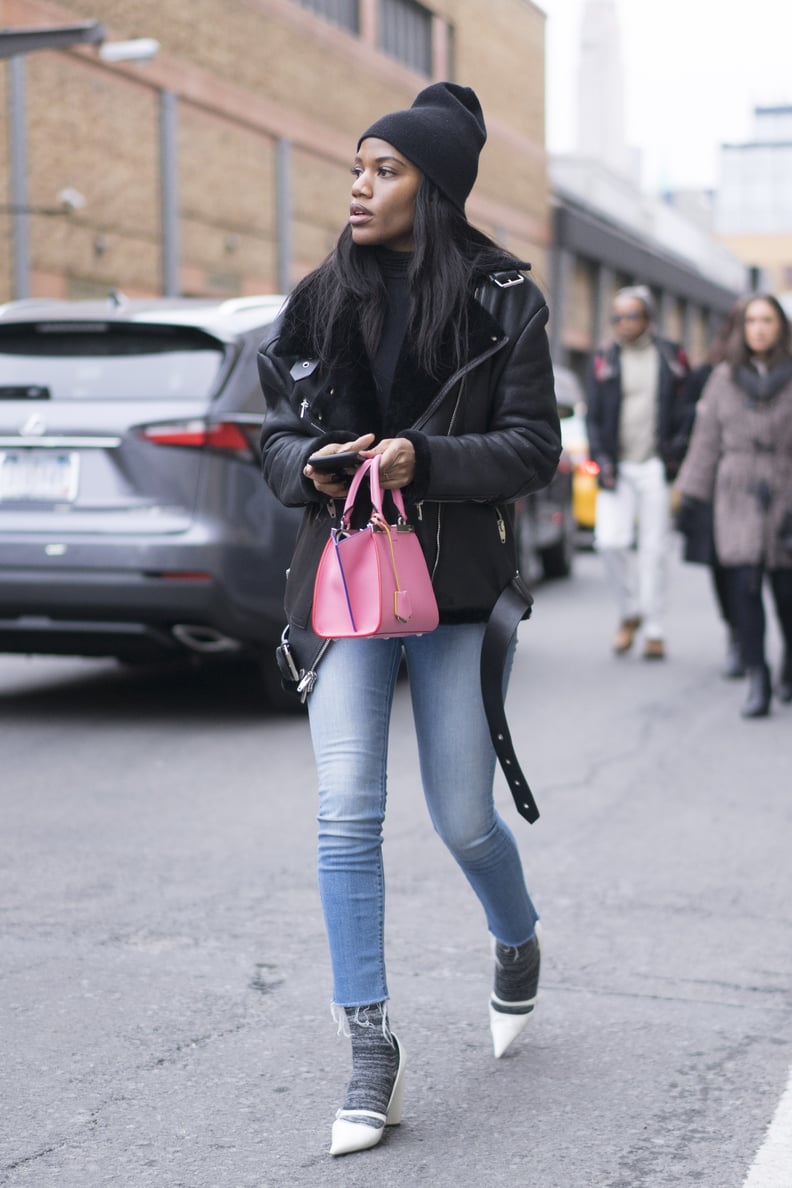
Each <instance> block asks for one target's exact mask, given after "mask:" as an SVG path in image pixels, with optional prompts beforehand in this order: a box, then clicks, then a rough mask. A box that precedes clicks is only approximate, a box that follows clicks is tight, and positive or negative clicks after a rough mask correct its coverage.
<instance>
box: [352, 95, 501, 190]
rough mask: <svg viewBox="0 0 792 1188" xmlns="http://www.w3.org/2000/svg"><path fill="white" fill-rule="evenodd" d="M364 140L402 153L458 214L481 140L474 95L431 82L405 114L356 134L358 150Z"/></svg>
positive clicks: (482, 128) (471, 180)
mask: <svg viewBox="0 0 792 1188" xmlns="http://www.w3.org/2000/svg"><path fill="white" fill-rule="evenodd" d="M369 136H376V137H377V138H378V139H379V140H387V142H388V144H392V145H393V147H394V148H395V149H398V150H399V152H400V153H404V156H405V157H407V159H408V160H409V161H412V163H413V165H417V166H418V168H419V169H420V170H421V172H422V173H424V174H426V176H427V177H428V178H429V180H430V181H433V182H434V184H435V185H436V186H437V188H438V189H439V190H441V191H442V192H443V194H445V196H446V198H448V199H450V201H451V202H453V204H454V206H456V207H457V209H458V210H460V211H462V213H463V214H464V212H465V199H466V198H467V196H468V194H469V193H470V191H471V190H472V189H473V183H474V182H475V180H476V174H477V173H478V159H479V153H480V152H481V150H482V148H483V147H484V142H485V140H486V139H487V129H486V127H485V124H484V114H483V112H482V110H481V104H480V103H479V101H478V96H477V95H476V92H475V91H473V90H471V88H470V87H460V86H457V84H456V83H450V82H439V83H432V85H431V86H430V87H426V88H425V89H424V90H423V91H421V93H420V94H419V95H418V96H417V97H416V99H415V101H414V103H413V105H412V107H410V108H408V109H407V110H406V111H393V112H391V113H390V115H384V116H382V117H381V118H380V119H378V120H376V121H375V122H374V123H373V124H372V125H371V127H370V128H368V129H367V130H366V131H365V132H364V133H363V135H362V136H361V138H360V140H359V141H358V148H360V146H361V144H362V143H363V141H364V140H365V139H366V138H367V137H369Z"/></svg>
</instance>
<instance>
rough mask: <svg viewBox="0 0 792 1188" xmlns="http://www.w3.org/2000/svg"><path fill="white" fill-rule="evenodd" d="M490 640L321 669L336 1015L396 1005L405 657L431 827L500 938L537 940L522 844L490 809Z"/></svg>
mask: <svg viewBox="0 0 792 1188" xmlns="http://www.w3.org/2000/svg"><path fill="white" fill-rule="evenodd" d="M483 634H484V624H483V623H465V624H459V625H456V624H455V625H443V626H440V627H438V628H437V629H436V630H435V631H433V632H431V633H430V634H428V635H421V636H408V637H406V638H405V639H403V640H399V639H354V640H338V641H336V642H335V643H333V644H332V646H331V647H330V648H329V650H328V652H327V654H326V656H325V657H324V659H323V661H322V663H321V665H320V668H319V677H318V680H317V682H316V687H315V689H314V691H313V693H311V695H310V697H309V699H308V710H309V718H310V726H311V737H312V740H313V746H314V753H315V755H316V764H317V771H318V779H319V815H318V820H319V847H318V857H319V891H320V895H321V901H322V910H323V912H324V918H325V926H326V929H327V935H328V941H329V946H330V959H331V964H332V969H333V1001H334V1003H335V1004H336V1005H338V1006H363V1005H365V1004H368V1003H375V1002H383V1001H385V1000H386V999H387V998H388V987H387V979H386V973H385V954H384V914H385V880H384V874H383V863H382V826H383V821H384V818H385V802H386V797H387V763H388V733H389V726H390V716H391V709H392V705H393V696H394V690H395V687H396V677H397V673H398V670H399V665H400V662H401V657H402V649H404V654H405V657H406V661H407V671H408V675H409V681H410V693H411V698H412V708H413V717H414V721H415V729H416V735H417V740H418V754H419V759H420V768H421V780H422V783H423V788H424V795H425V797H426V803H427V805H428V808H429V814H430V817H431V820H432V824H433V825H434V828H435V830H436V831H437V833H438V834H439V836H440V837H441V838H442V840H443V842H444V843H445V845H446V846H447V847H448V849H449V850H450V852H451V854H452V855H453V857H454V858H455V859H456V861H457V862H458V864H459V866H460V867H461V869H462V871H463V872H464V874H465V876H466V877H467V880H468V882H469V883H470V885H471V887H472V888H473V891H474V892H475V894H476V896H477V897H478V899H479V902H480V903H481V906H482V907H483V909H484V914H485V916H486V920H487V924H488V927H489V930H490V932H491V933H492V934H493V936H494V937H495V938H496V939H497V940H499V941H502V942H503V943H504V944H507V945H519V944H522V943H523V942H524V941H526V940H528V939H529V938H530V937H531V936H532V935H533V932H534V928H535V925H536V921H537V913H536V910H535V909H534V906H533V903H532V902H531V899H530V897H529V895H528V891H527V889H526V886H525V880H524V878H523V871H522V864H521V861H520V856H519V853H518V850H517V845H516V843H515V840H514V836H513V834H512V833H511V831H510V829H509V828H508V826H507V825H506V824H505V822H504V821H503V820H502V818H501V817H500V816H499V814H498V813H497V812H496V811H495V806H494V803H493V779H494V773H495V761H496V760H495V752H494V749H493V747H492V742H491V740H490V736H489V728H488V726H487V721H486V717H485V714H484V707H483V704H482V699H481V686H480V679H479V660H480V655H481V641H482V638H483ZM513 652H514V644H513V645H512V656H513Z"/></svg>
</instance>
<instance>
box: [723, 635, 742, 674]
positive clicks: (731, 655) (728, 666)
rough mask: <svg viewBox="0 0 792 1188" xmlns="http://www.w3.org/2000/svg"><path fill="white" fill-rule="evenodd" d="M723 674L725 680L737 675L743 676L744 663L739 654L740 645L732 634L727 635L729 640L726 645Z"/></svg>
mask: <svg viewBox="0 0 792 1188" xmlns="http://www.w3.org/2000/svg"><path fill="white" fill-rule="evenodd" d="M723 675H724V676H725V677H726V678H727V680H735V679H737V678H738V677H744V676H745V665H744V664H743V662H742V656H741V655H740V645H739V644H738V643H737V640H736V639H735V638H734V636H733V635H730V636H729V642H728V645H727V647H726V663H725V664H724V666H723Z"/></svg>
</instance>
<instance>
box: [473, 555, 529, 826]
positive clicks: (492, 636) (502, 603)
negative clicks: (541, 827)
mask: <svg viewBox="0 0 792 1188" xmlns="http://www.w3.org/2000/svg"><path fill="white" fill-rule="evenodd" d="M532 605H533V598H532V597H531V594H530V592H529V590H528V588H527V587H526V586H525V584H524V583H523V581H522V579H521V578H519V577H515V578H513V579H512V581H511V582H510V583H509V585H508V586H506V588H505V589H504V590H503V592H502V593H501V595H500V597H499V598H498V601H497V602H496V603H495V606H494V607H493V608H492V614H491V615H490V617H489V621H488V623H487V628H486V630H485V632H484V639H483V641H482V645H481V695H482V698H483V700H484V711H485V713H486V715H487V722H488V724H489V728H490V736H491V738H492V745H493V746H494V748H495V754H496V755H497V756H498V762H499V763H500V765H501V769H502V771H503V774H504V775H505V777H506V782H507V783H508V785H509V789H510V791H511V794H512V797H513V798H514V804H515V807H516V809H517V812H518V813H519V814H520V816H521V817H525V820H526V821H528V823H529V824H531V825H532V824H533V823H534V821H536V820H538V818H539V809H538V807H537V804H536V801H535V800H534V797H533V792H532V791H531V789H530V787H529V786H528V781H527V780H526V778H525V776H524V775H523V771H522V768H521V767H520V762H519V760H518V758H517V754H516V752H515V750H514V744H513V742H512V739H511V734H510V732H509V726H508V723H507V721H506V707H505V705H504V704H503V673H504V671H505V668H506V657H507V655H508V651H509V645H510V643H511V640H512V636H513V635H514V632H515V631H516V630H517V624H518V623H519V622H520V620H521V619H527V618H528V616H529V615H530V613H531V606H532Z"/></svg>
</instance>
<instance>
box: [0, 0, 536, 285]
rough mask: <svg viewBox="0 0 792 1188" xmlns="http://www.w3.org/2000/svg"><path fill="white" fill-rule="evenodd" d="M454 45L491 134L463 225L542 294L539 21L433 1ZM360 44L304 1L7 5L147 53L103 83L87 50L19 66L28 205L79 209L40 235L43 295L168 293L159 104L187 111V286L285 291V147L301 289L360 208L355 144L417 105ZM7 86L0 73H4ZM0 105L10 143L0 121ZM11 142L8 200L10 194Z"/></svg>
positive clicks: (43, 55)
mask: <svg viewBox="0 0 792 1188" xmlns="http://www.w3.org/2000/svg"><path fill="white" fill-rule="evenodd" d="M432 7H433V11H434V12H435V13H436V26H437V28H438V29H440V30H441V32H442V33H443V36H442V37H437V38H436V39H435V40H436V44H437V45H438V46H440V47H441V48H442V46H443V45H444V44H445V40H447V39H445V30H446V28H447V25H451V26H453V30H454V33H453V44H454V47H455V60H456V64H457V69H456V78H457V79H458V81H461V82H465V83H468V84H470V85H472V86H474V87H475V88H476V90H477V91H478V92H479V95H480V97H481V100H482V105H483V107H484V111H485V115H486V117H487V122H488V126H489V133H490V135H489V141H488V144H487V147H486V149H485V151H484V154H483V157H482V162H481V171H480V178H479V183H478V185H477V187H476V190H475V191H474V195H473V197H472V198H471V201H470V203H469V206H468V214H469V217H470V218H471V220H472V221H474V222H476V223H477V224H478V225H479V226H481V227H482V228H483V229H484V230H486V231H488V232H490V233H492V234H495V235H496V237H497V238H499V239H500V240H501V241H502V242H503V243H505V244H506V245H507V246H509V247H510V248H511V249H512V250H513V251H515V252H517V253H518V254H521V255H523V256H525V257H526V258H527V259H530V260H532V261H533V262H534V266H535V272H536V275H537V279H538V280H539V282H540V283H542V282H543V280H545V271H546V259H545V252H546V248H547V245H548V242H549V228H548V183H547V170H546V160H545V152H544V16H543V14H542V13H541V11H540V10H539V9H538V8H537V7H535V6H534V5H533V4H531V3H526V2H525V0H488V3H487V4H486V5H482V4H480V3H479V2H478V0H437V2H436V3H435V4H434V5H432ZM375 10H376V5H373V4H371V3H370V2H369V0H366V21H365V22H364V26H365V27H364V36H363V37H354V36H352V35H349V34H347V33H346V32H344V31H343V30H341V29H339V28H337V27H336V26H334V25H332V24H331V23H329V22H328V21H326V20H323V19H322V18H321V17H319V16H317V15H316V14H315V13H313V12H311V11H309V10H306V9H304V8H302V7H301V6H300V5H299V4H297V3H296V2H294V0H244V2H242V0H190V2H189V3H187V2H186V0H180V2H179V3H163V2H162V0H69V3H67V4H50V3H48V2H45V0H0V16H2V18H3V23H4V24H6V25H10V26H13V25H16V26H24V25H29V26H33V25H48V24H50V25H52V24H66V23H70V22H74V21H79V20H88V19H98V20H101V21H103V22H104V23H105V25H106V27H107V30H108V34H109V35H110V37H111V39H127V38H131V37H139V36H145V37H154V38H156V39H157V40H158V41H159V42H160V44H161V52H160V54H159V55H158V57H157V58H156V59H155V60H154V61H152V62H150V63H148V64H145V65H132V64H126V65H123V66H121V65H116V66H113V67H110V66H107V65H104V64H102V63H100V62H99V61H98V60H97V55H96V51H95V50H94V49H90V48H86V49H79V50H70V51H61V52H53V51H46V52H39V53H35V54H30V55H28V56H27V58H26V59H25V71H26V94H27V111H28V120H27V144H28V157H29V177H28V190H29V193H28V200H29V202H30V203H31V204H44V205H46V204H52V203H53V202H54V201H55V200H56V195H57V193H58V191H59V190H61V189H63V188H64V187H65V186H72V187H74V188H75V189H77V190H79V191H80V192H81V193H82V194H84V195H85V198H86V205H85V207H84V208H83V209H82V210H81V211H78V212H76V213H75V214H73V215H70V216H64V217H52V218H45V217H35V216H33V217H32V218H31V220H30V225H31V252H30V255H31V259H30V265H31V290H32V292H33V294H34V295H36V294H42V295H43V294H45V293H46V294H58V293H61V294H63V295H72V294H78V293H79V294H82V293H90V292H101V291H103V290H104V289H106V288H108V287H110V286H115V287H119V288H121V289H123V290H124V291H126V292H128V293H130V294H137V293H156V292H158V291H160V288H161V284H162V280H161V277H162V260H161V243H160V167H159V96H160V93H161V92H162V91H163V90H165V91H169V92H171V93H173V94H175V95H176V96H177V98H178V116H177V126H178V136H177V141H178V172H177V179H178V190H179V227H178V231H179V247H180V263H181V275H180V284H181V287H182V289H183V291H185V292H190V293H209V294H224V295H225V294H232V293H251V292H260V291H274V290H275V289H276V288H277V287H278V263H277V262H278V227H277V219H276V209H275V194H276V147H277V141H278V138H279V137H285V138H287V139H288V141H289V142H290V144H291V189H290V203H289V205H290V211H289V219H290V242H291V249H292V257H291V263H290V279H291V282H292V283H293V282H294V281H296V280H297V279H298V278H299V276H301V275H302V274H303V273H304V272H305V271H307V270H308V269H309V268H311V267H313V266H315V265H316V264H317V263H319V261H320V260H321V259H323V258H324V256H325V255H326V254H327V252H328V251H329V250H330V249H331V247H332V246H333V244H334V242H335V239H336V238H337V235H338V233H339V231H340V229H341V228H342V226H343V224H344V221H345V218H346V210H347V204H348V199H349V186H350V177H349V165H350V163H351V157H352V153H353V150H354V144H355V141H356V138H357V135H358V134H359V133H360V131H362V129H363V128H364V127H365V126H366V125H367V124H368V123H370V122H371V121H372V120H373V119H375V118H376V117H377V116H378V115H380V114H382V113H383V112H385V111H389V110H394V109H395V108H398V107H405V106H409V104H410V103H411V102H412V99H413V98H414V96H415V94H416V93H417V92H418V91H419V90H420V89H421V87H422V86H424V85H426V83H427V82H428V81H429V80H428V79H426V78H423V77H422V76H421V75H419V74H417V73H415V72H413V71H411V70H409V69H408V68H407V67H406V66H404V65H402V64H400V63H399V62H396V61H394V60H392V59H390V58H388V57H387V56H386V55H384V54H382V53H381V52H380V51H379V50H378V49H377V48H376V45H375V44H374V42H373V36H374V22H373V21H372V14H373V13H374V12H375ZM0 69H2V67H0ZM5 107H6V95H5V88H3V94H2V97H1V98H0V131H2V130H3V122H4V119H5ZM4 145H5V140H4V141H3V144H2V146H0V155H2V157H3V159H2V160H1V161H0V186H2V188H3V191H4V192H7V184H8V183H7V169H8V165H7V160H6V159H5V148H4ZM9 228H10V221H9V219H8V218H7V217H5V218H4V219H3V221H2V226H0V269H1V275H0V300H5V299H7V298H8V297H9V296H10V295H11V265H10V248H9Z"/></svg>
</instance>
